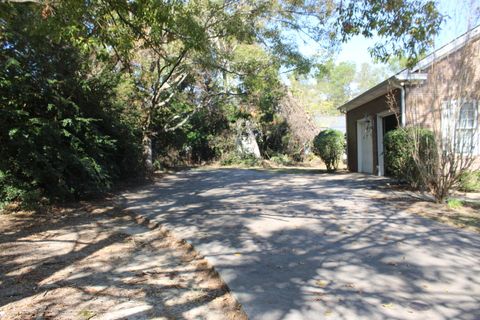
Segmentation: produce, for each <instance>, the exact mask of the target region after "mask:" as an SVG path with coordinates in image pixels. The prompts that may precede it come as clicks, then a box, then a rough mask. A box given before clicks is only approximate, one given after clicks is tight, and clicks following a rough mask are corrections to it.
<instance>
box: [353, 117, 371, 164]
mask: <svg viewBox="0 0 480 320" xmlns="http://www.w3.org/2000/svg"><path fill="white" fill-rule="evenodd" d="M372 121H373V119H372V117H371V116H369V117H366V118H363V119H359V120H357V172H363V171H364V169H365V168H363V165H362V162H363V161H362V158H363V150H362V149H363V148H360V136H361V134H362V132H361V130H360V123H362V124H364V123H367V122H370V123H371V122H372ZM371 130H372V131H373V127H371ZM371 138H372V164H371V165H372V167H371V168H370V169H369V170H368V171H369V172H364V173H373V171H374V169H373V132H372V135H371Z"/></svg>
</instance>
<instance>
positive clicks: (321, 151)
mask: <svg viewBox="0 0 480 320" xmlns="http://www.w3.org/2000/svg"><path fill="white" fill-rule="evenodd" d="M345 146H346V142H345V136H344V134H343V133H342V132H340V131H338V130H333V129H328V130H323V131H321V132H320V133H319V134H318V135H317V136H316V137H315V139H314V140H313V152H314V153H315V154H316V155H317V156H319V157H320V158H321V159H322V161H323V162H324V163H325V165H326V166H327V170H328V171H329V172H333V171H336V170H337V169H338V164H339V162H340V160H341V158H342V155H343V154H344V153H345Z"/></svg>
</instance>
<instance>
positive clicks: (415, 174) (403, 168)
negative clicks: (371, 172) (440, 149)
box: [384, 127, 437, 187]
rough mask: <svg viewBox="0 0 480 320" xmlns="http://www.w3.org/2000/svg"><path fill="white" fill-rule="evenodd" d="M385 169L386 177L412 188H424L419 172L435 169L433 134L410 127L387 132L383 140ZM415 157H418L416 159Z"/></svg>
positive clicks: (426, 130)
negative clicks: (407, 184)
mask: <svg viewBox="0 0 480 320" xmlns="http://www.w3.org/2000/svg"><path fill="white" fill-rule="evenodd" d="M384 146H385V156H384V159H385V168H386V173H387V175H390V176H392V177H395V178H397V179H400V180H402V181H405V182H407V183H409V184H410V185H411V186H413V187H426V186H425V185H424V184H425V183H426V181H423V179H422V175H421V174H420V171H419V167H418V166H419V164H420V163H421V164H422V166H423V168H422V170H426V171H433V170H435V168H436V165H437V163H436V158H437V155H436V144H435V137H434V134H433V132H431V131H430V130H428V129H422V128H414V127H410V128H407V129H396V130H392V131H390V132H388V133H387V134H386V135H385V138H384ZM415 157H418V158H417V159H416V158H415Z"/></svg>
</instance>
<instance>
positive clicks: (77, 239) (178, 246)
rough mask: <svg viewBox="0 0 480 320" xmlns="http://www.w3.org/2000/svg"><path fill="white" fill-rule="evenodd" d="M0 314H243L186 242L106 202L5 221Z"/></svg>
mask: <svg viewBox="0 0 480 320" xmlns="http://www.w3.org/2000/svg"><path fill="white" fill-rule="evenodd" d="M0 232H1V233H0V286H1V287H0V318H1V319H2V320H4V319H125V318H128V319H152V318H155V319H246V316H245V314H244V313H243V311H242V309H241V307H240V305H239V304H238V303H237V302H236V301H235V299H234V298H233V297H232V296H231V294H230V293H229V292H228V288H227V287H226V285H225V284H224V283H223V281H222V280H221V279H220V277H219V276H218V274H217V273H216V272H215V271H214V270H213V268H212V267H211V266H210V265H209V264H208V263H207V261H206V260H205V259H203V258H202V257H201V256H199V255H198V254H197V253H196V252H195V251H194V250H193V248H192V247H191V246H190V245H188V244H187V243H185V242H182V241H179V240H177V239H175V238H173V237H172V235H171V234H170V233H169V232H168V231H166V230H163V229H162V228H160V227H157V226H156V225H154V224H151V223H149V222H148V221H145V220H143V219H141V218H138V217H136V216H135V215H134V214H129V213H126V212H123V211H121V210H119V209H117V208H115V207H113V206H111V204H108V203H103V204H97V205H85V206H82V207H77V208H72V209H57V210H55V211H54V212H49V213H48V214H42V215H38V214H35V213H22V212H19V213H16V214H12V215H3V216H1V220H0Z"/></svg>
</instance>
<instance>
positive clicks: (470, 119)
mask: <svg viewBox="0 0 480 320" xmlns="http://www.w3.org/2000/svg"><path fill="white" fill-rule="evenodd" d="M477 120H478V110H477V104H476V101H468V100H467V101H462V102H461V103H459V101H455V100H452V101H444V102H443V104H442V123H441V124H442V140H443V146H444V148H446V150H452V151H454V152H455V153H461V154H480V146H479V143H480V141H479V138H478V121H477Z"/></svg>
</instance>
